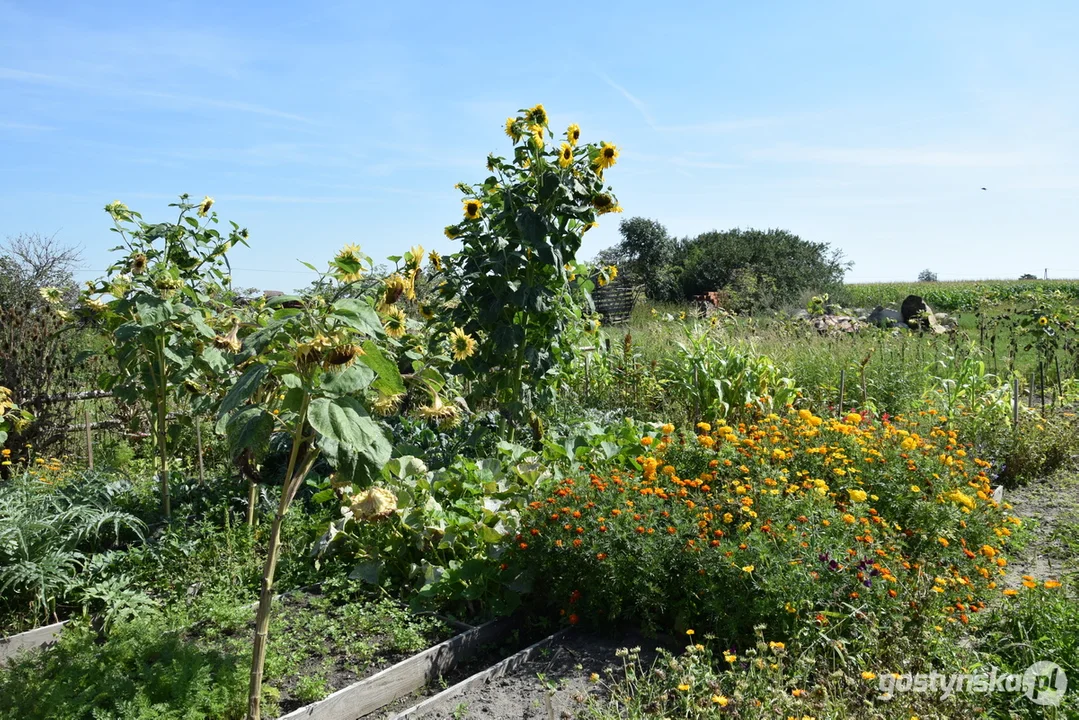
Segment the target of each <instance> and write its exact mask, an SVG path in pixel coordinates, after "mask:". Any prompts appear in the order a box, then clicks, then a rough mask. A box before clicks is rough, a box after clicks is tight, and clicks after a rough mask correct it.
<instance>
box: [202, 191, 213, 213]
mask: <svg viewBox="0 0 1079 720" xmlns="http://www.w3.org/2000/svg"><path fill="white" fill-rule="evenodd" d="M213 206H214V199H213V198H212V197H210V196H209V195H207V196H206V197H204V198H203V199H202V202H201V203H199V217H206V214H207V213H209V212H210V208H212V207H213Z"/></svg>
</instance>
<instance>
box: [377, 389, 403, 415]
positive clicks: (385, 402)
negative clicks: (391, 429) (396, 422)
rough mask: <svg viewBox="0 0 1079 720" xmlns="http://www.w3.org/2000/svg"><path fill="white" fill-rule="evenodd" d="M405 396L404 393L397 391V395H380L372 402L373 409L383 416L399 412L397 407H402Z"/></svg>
mask: <svg viewBox="0 0 1079 720" xmlns="http://www.w3.org/2000/svg"><path fill="white" fill-rule="evenodd" d="M404 398H405V394H404V393H397V394H396V395H379V396H378V398H377V399H376V400H375V401H374V402H373V403H371V409H372V410H374V411H375V412H376V413H377V414H379V415H382V416H383V417H385V416H387V415H393V414H394V413H395V412H397V409H398V408H399V407H401V401H402V400H404Z"/></svg>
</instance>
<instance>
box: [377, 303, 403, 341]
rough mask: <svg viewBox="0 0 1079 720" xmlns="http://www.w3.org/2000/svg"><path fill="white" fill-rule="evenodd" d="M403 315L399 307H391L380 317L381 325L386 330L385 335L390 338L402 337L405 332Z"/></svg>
mask: <svg viewBox="0 0 1079 720" xmlns="http://www.w3.org/2000/svg"><path fill="white" fill-rule="evenodd" d="M406 322H407V321H406V318H405V313H404V311H403V310H401V308H399V307H391V308H390V309H389V310H387V311H386V314H385V315H383V317H382V324H383V326H385V328H386V334H387V335H389V336H390V337H392V338H399V337H403V336H404V334H405V332H406V331H407V329H408V328H407V326H406Z"/></svg>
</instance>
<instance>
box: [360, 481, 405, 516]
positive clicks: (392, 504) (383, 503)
mask: <svg viewBox="0 0 1079 720" xmlns="http://www.w3.org/2000/svg"><path fill="white" fill-rule="evenodd" d="M349 505H350V507H351V510H352V516H353V517H355V518H357V519H359V520H381V519H382V518H386V517H389V516H390V515H392V514H393V513H394V511H396V510H397V497H396V496H395V495H394V494H393V493H392V492H390V491H389V490H387V489H385V488H380V487H373V488H370V489H368V490H364V491H363V492H361V493H360V494H358V495H353V496H352V497H351V498H349Z"/></svg>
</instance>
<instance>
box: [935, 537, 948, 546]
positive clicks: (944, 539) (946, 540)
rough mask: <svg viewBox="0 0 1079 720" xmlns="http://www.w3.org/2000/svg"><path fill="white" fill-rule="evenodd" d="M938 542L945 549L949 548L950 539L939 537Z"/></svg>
mask: <svg viewBox="0 0 1079 720" xmlns="http://www.w3.org/2000/svg"><path fill="white" fill-rule="evenodd" d="M937 542H939V543H940V544H941V545H943V546H944V547H948V538H942V537H939V538H937Z"/></svg>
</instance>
